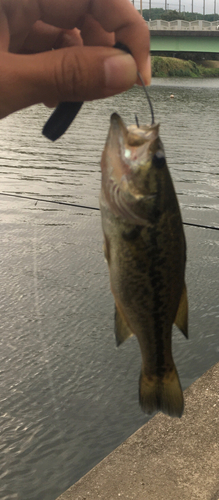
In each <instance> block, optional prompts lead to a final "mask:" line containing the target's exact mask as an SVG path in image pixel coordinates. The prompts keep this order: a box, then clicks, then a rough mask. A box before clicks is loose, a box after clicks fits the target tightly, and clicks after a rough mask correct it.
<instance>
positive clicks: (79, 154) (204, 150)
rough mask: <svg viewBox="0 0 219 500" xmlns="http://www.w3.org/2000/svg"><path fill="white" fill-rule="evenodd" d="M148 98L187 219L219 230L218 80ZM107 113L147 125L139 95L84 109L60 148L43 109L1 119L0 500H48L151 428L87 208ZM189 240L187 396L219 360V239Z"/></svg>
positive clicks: (176, 338) (191, 234)
mask: <svg viewBox="0 0 219 500" xmlns="http://www.w3.org/2000/svg"><path fill="white" fill-rule="evenodd" d="M170 94H174V98H173V99H170ZM150 96H151V100H152V103H153V106H154V112H155V118H156V121H159V122H160V124H161V127H160V135H161V138H162V140H163V143H164V145H165V151H166V157H167V162H168V165H169V168H170V171H171V175H172V177H173V180H174V184H175V189H176V192H177V195H178V199H179V203H180V206H181V210H182V216H183V220H184V222H187V223H193V224H200V225H207V226H217V227H219V150H218V136H219V116H218V110H219V81H218V80H217V79H206V80H199V79H197V80H196V79H171V80H170V79H154V80H153V81H152V85H151V88H150ZM114 111H117V112H118V113H119V114H120V115H121V116H122V117H123V119H124V121H125V122H126V123H127V124H130V123H133V122H134V115H135V113H136V114H137V115H138V119H139V122H140V123H145V122H146V123H148V122H150V116H149V109H148V104H147V101H146V99H145V97H144V94H143V91H142V89H140V88H137V87H136V88H133V89H132V90H130V91H129V92H127V93H125V94H123V95H119V96H116V97H113V98H110V99H107V100H104V101H100V102H92V103H86V104H84V105H83V107H82V110H81V112H80V113H79V115H78V116H77V118H76V119H75V122H74V123H73V125H72V126H71V128H70V129H69V130H68V132H67V133H66V134H65V136H64V137H63V138H62V139H60V140H59V141H57V143H55V144H52V143H50V142H49V141H47V140H46V139H45V138H44V137H43V136H42V135H41V129H42V126H43V124H44V123H45V121H46V119H47V118H48V116H49V114H50V112H49V110H48V109H46V108H45V107H43V106H35V107H33V108H30V109H27V110H24V111H22V112H18V113H16V114H14V115H12V116H10V117H8V118H6V119H4V120H2V121H1V123H0V131H1V132H0V151H1V153H0V180H1V188H0V191H1V193H0V224H1V287H2V293H1V300H0V310H1V324H0V329H1V337H0V344H1V349H0V429H1V439H0V498H1V500H42V499H43V500H55V498H56V497H57V496H58V495H59V494H61V493H62V492H63V491H64V490H65V489H67V488H68V487H69V486H70V485H71V484H73V483H74V482H75V481H77V480H78V479H79V478H80V477H81V476H82V475H83V474H85V473H86V472H87V471H88V470H89V469H90V468H91V467H93V466H94V465H95V464H96V463H97V462H99V461H100V460H101V459H102V458H103V457H104V456H106V455H107V454H108V453H110V451H112V450H113V449H114V448H115V447H116V446H118V445H119V444H120V443H121V442H122V441H124V440H125V439H126V438H127V437H128V436H129V435H130V434H132V433H133V432H134V431H135V430H137V429H138V428H139V427H140V426H141V425H143V424H144V423H145V422H147V417H146V416H145V415H144V414H143V413H142V412H141V410H140V408H139V405H138V377H139V371H140V353H139V348H138V345H137V341H136V339H134V338H132V339H129V340H128V341H127V342H125V344H123V345H122V346H120V348H119V349H117V348H116V346H115V340H114V334H113V316H114V307H113V299H112V296H111V294H110V291H109V282H108V273H107V268H106V264H105V262H104V259H103V255H102V234H101V229H100V213H99V211H98V210H95V209H96V208H98V196H99V190H100V167H99V162H100V157H101V151H102V149H103V146H104V142H105V139H106V136H107V131H108V127H109V117H110V114H111V113H112V112H114ZM63 203H64V204H63ZM74 204H76V205H82V206H87V207H90V208H89V209H86V208H81V207H80V206H77V207H76V206H73V205H74ZM92 207H93V209H92ZM185 233H186V238H187V245H188V264H187V284H188V291H189V304H190V316H189V340H186V339H185V338H184V337H183V335H182V334H181V333H180V332H179V331H177V329H176V328H174V333H173V353H174V359H175V362H176V365H177V369H178V371H179V375H180V379H181V383H182V386H183V389H185V388H186V387H188V386H189V385H190V384H191V383H192V382H193V381H194V380H196V379H197V378H198V377H200V376H201V375H202V373H204V372H205V371H206V370H207V369H208V368H210V367H211V366H212V365H213V364H214V363H216V362H217V361H218V360H219V343H218V321H219V302H218V281H219V231H216V230H213V229H204V228H197V227H193V226H186V225H185Z"/></svg>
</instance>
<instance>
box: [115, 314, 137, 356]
mask: <svg viewBox="0 0 219 500" xmlns="http://www.w3.org/2000/svg"><path fill="white" fill-rule="evenodd" d="M114 331H115V336H116V345H117V347H118V346H119V345H120V344H122V342H124V340H126V339H128V338H129V337H131V336H132V335H133V333H132V331H131V330H130V328H129V326H128V325H127V323H126V321H125V318H124V316H123V314H122V313H121V312H120V311H119V309H118V307H117V306H115V328H114Z"/></svg>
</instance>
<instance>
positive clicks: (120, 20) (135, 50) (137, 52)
mask: <svg viewBox="0 0 219 500" xmlns="http://www.w3.org/2000/svg"><path fill="white" fill-rule="evenodd" d="M91 8H92V11H91V13H92V15H93V17H94V18H95V19H96V20H97V21H98V22H99V23H100V24H101V25H102V26H103V28H104V29H105V30H106V31H109V32H110V31H114V32H115V41H116V42H122V43H123V44H124V45H126V46H127V47H128V48H129V49H130V51H131V53H132V55H133V57H134V59H135V61H136V64H137V68H138V70H139V72H140V73H141V75H142V77H143V79H144V80H145V81H146V83H148V82H147V77H148V67H147V60H148V56H149V50H150V35H149V30H148V27H147V24H146V22H145V20H144V19H143V18H142V16H141V15H140V14H139V13H138V12H137V10H136V9H135V7H134V6H133V5H132V4H131V2H130V1H129V0H111V1H109V0H108V1H107V0H106V1H103V0H93V2H91Z"/></svg>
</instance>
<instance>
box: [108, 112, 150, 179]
mask: <svg viewBox="0 0 219 500" xmlns="http://www.w3.org/2000/svg"><path fill="white" fill-rule="evenodd" d="M158 135H159V124H153V125H145V126H141V127H138V126H137V125H130V126H128V127H126V126H125V124H124V122H123V120H122V118H121V117H120V116H119V115H118V114H117V113H113V114H112V116H111V119H110V130H109V137H108V147H109V149H111V148H112V151H114V152H115V156H116V160H115V156H114V165H113V167H114V168H113V175H114V176H115V177H116V178H117V179H118V180H119V179H120V178H121V177H122V176H123V175H124V174H125V175H127V177H128V178H130V177H131V175H132V174H133V173H136V171H137V170H138V169H139V168H141V167H142V165H146V164H147V162H148V160H149V159H150V158H151V156H152V151H153V149H154V148H153V145H154V144H155V142H156V140H157V139H158Z"/></svg>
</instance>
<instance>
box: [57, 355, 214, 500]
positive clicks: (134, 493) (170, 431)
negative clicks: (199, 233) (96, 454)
mask: <svg viewBox="0 0 219 500" xmlns="http://www.w3.org/2000/svg"><path fill="white" fill-rule="evenodd" d="M184 395H185V412H184V415H183V417H182V418H181V419H180V420H178V419H171V418H170V417H167V416H165V415H162V414H158V415H156V416H155V417H154V418H152V419H151V420H150V421H149V422H148V423H147V424H145V425H144V426H143V427H141V429H139V430H138V431H137V432H135V434H133V435H132V436H131V437H130V438H128V439H127V440H126V441H125V442H124V443H123V444H122V445H121V446H119V447H118V448H117V449H116V450H114V451H113V452H112V453H111V454H110V455H108V456H107V457H106V458H105V459H104V460H103V461H102V462H100V463H99V464H98V465H97V466H96V467H94V468H93V469H92V470H91V471H90V472H89V473H88V474H86V475H85V476H84V477H82V478H81V479H80V480H79V481H78V482H77V483H76V484H74V485H73V486H72V487H71V488H70V489H69V490H67V491H66V492H65V493H63V494H62V495H61V496H60V497H59V498H58V499H57V500H98V499H103V500H116V499H118V498H119V499H120V500H123V499H126V500H176V499H177V500H198V499H200V500H219V363H218V364H217V365H215V366H214V367H213V368H211V369H210V370H209V371H208V372H207V373H205V374H204V375H203V376H202V377H201V378H200V379H198V380H197V381H196V382H195V383H194V384H192V385H191V386H190V387H189V388H188V389H187V390H186V391H185V393H184Z"/></svg>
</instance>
